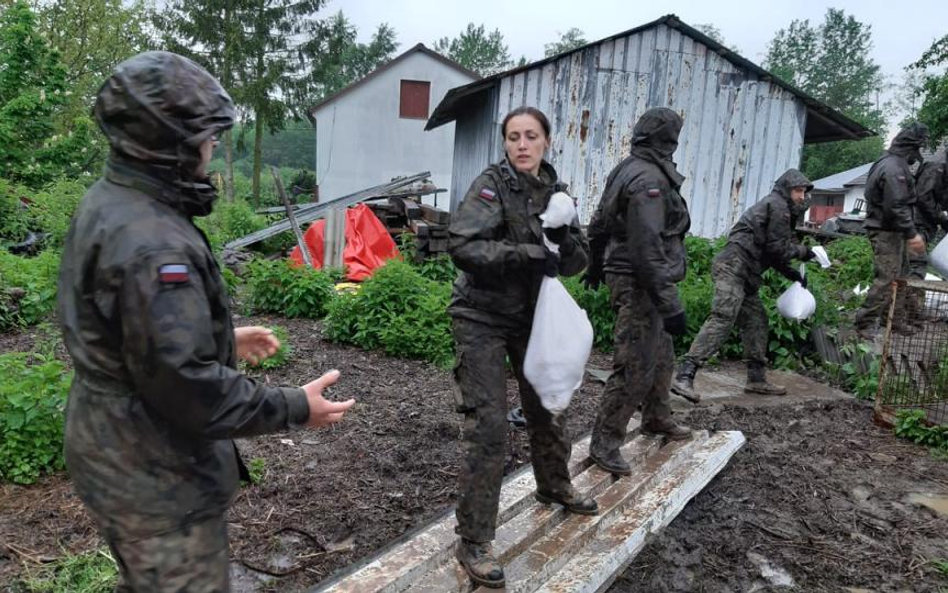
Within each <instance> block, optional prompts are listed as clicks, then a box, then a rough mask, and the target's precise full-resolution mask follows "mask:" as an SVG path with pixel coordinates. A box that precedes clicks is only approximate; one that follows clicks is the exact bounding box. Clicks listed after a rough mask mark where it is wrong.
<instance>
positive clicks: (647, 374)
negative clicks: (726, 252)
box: [587, 107, 691, 474]
mask: <svg viewBox="0 0 948 593" xmlns="http://www.w3.org/2000/svg"><path fill="white" fill-rule="evenodd" d="M682 124H683V120H682V118H681V116H680V115H678V114H677V113H675V112H674V111H673V110H671V109H668V108H665V107H659V108H654V109H649V110H648V111H646V112H645V113H644V114H643V115H642V117H641V118H640V119H639V121H638V122H637V123H636V124H635V127H634V128H633V131H632V151H631V154H630V155H629V156H628V157H627V158H626V159H625V160H624V161H622V162H621V163H619V165H618V166H616V168H615V169H613V170H612V172H611V173H610V174H609V177H608V179H607V181H606V189H605V191H604V192H603V196H602V199H601V200H600V202H599V207H598V209H597V211H596V214H595V215H594V216H593V220H592V221H591V222H590V225H589V235H590V237H589V239H590V245H591V251H592V263H591V264H590V269H589V271H588V272H587V281H588V282H589V283H590V284H592V285H595V284H596V282H597V280H598V279H599V278H602V276H603V275H604V276H605V281H606V284H608V286H609V291H610V294H611V298H612V308H613V310H614V311H615V312H616V323H615V336H614V339H615V353H614V355H613V372H612V375H610V377H609V379H608V381H607V383H606V389H605V392H604V393H603V398H602V403H601V404H600V408H599V414H598V415H597V416H596V423H595V425H594V427H593V433H592V441H591V443H590V446H589V455H590V458H591V459H592V460H593V461H594V462H595V463H596V464H597V465H599V466H600V467H602V468H603V469H606V470H608V471H611V472H613V473H615V474H629V473H631V472H632V468H631V467H630V466H629V464H628V462H627V461H626V460H625V459H623V458H622V455H621V454H620V453H619V448H620V447H621V446H622V444H623V442H624V441H625V436H626V426H627V425H628V423H629V419H630V418H631V417H632V414H633V413H634V412H635V410H636V409H637V408H638V407H639V405H640V404H641V406H642V430H643V432H646V433H653V434H661V435H664V436H667V437H668V438H671V439H687V438H689V437H690V436H691V431H690V430H689V429H688V428H687V427H685V426H681V425H678V424H676V423H675V421H674V420H672V418H671V407H670V406H669V400H668V389H669V384H670V383H671V377H672V368H673V365H674V350H673V346H672V336H673V335H680V334H683V333H684V332H685V331H686V329H687V326H686V320H685V309H684V307H683V306H682V304H681V301H680V300H679V298H678V288H677V283H678V282H681V281H682V280H684V278H685V269H686V265H685V245H684V238H685V233H687V232H688V229H689V228H690V227H691V218H690V217H689V215H688V207H687V205H686V204H685V200H684V199H683V198H682V197H681V194H680V193H679V189H680V188H681V184H682V182H683V181H684V177H682V175H681V174H680V173H679V172H678V170H677V169H676V167H675V163H674V162H673V161H672V155H673V154H674V152H675V149H676V148H677V147H678V134H679V133H680V132H681V127H682Z"/></svg>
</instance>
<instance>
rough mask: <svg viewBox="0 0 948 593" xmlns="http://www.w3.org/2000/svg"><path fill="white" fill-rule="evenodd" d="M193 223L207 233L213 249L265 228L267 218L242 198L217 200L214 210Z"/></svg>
mask: <svg viewBox="0 0 948 593" xmlns="http://www.w3.org/2000/svg"><path fill="white" fill-rule="evenodd" d="M195 223H196V224H197V225H198V226H199V227H200V228H201V230H203V231H204V232H205V233H206V234H207V239H208V241H209V242H210V244H211V247H212V248H213V249H214V251H219V250H220V249H221V248H222V247H223V246H224V245H225V244H227V243H229V242H231V241H233V240H234V239H239V238H240V237H243V236H246V235H249V234H250V233H254V232H257V231H259V230H262V229H265V228H267V226H269V224H268V222H267V219H266V218H264V217H263V216H260V215H259V214H256V213H255V212H254V210H253V207H252V206H251V205H250V204H248V203H247V202H245V201H244V200H239V199H238V200H234V201H233V202H228V201H226V200H218V201H217V202H216V203H215V204H214V210H213V212H211V214H209V215H208V216H204V217H200V218H196V219H195Z"/></svg>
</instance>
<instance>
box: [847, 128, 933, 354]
mask: <svg viewBox="0 0 948 593" xmlns="http://www.w3.org/2000/svg"><path fill="white" fill-rule="evenodd" d="M927 141H928V128H927V127H926V126H925V125H923V124H920V123H913V124H909V125H908V126H906V127H905V128H903V129H902V130H901V131H900V132H899V133H898V134H897V135H896V137H895V139H894V140H892V144H891V145H890V146H889V150H887V151H886V152H884V153H883V154H882V157H880V158H879V160H877V161H876V162H875V163H873V165H872V168H870V169H869V175H868V177H867V178H866V193H865V195H866V203H867V205H868V206H867V207H868V213H867V214H866V222H865V228H866V234H867V235H868V237H869V242H870V243H872V253H873V262H874V264H875V279H874V280H873V282H872V286H871V287H870V288H869V293H868V294H867V295H866V301H865V302H864V303H863V305H862V307H861V308H860V309H859V311H858V312H857V313H856V329H857V330H858V331H859V333H860V335H861V336H863V337H864V338H867V339H871V338H873V337H874V332H875V330H876V324H877V323H878V322H879V321H880V320H881V319H882V316H883V315H885V314H887V312H888V310H889V305H890V303H891V301H892V288H891V285H892V282H893V281H895V280H896V279H897V278H905V277H908V276H909V274H910V266H909V254H910V253H912V254H922V253H924V252H925V238H924V237H923V236H922V235H921V233H919V231H918V227H917V225H916V220H915V212H914V209H915V206H916V193H915V179H914V177H913V176H912V170H911V169H910V167H911V166H912V165H913V164H915V163H916V162H919V161H921V160H922V155H921V147H922V146H924V145H925V143H926V142H927ZM900 300H903V299H900ZM906 313H908V311H907V310H906V303H905V302H900V303H897V304H896V314H897V315H898V318H897V319H896V322H895V326H896V328H897V329H904V328H905V327H906Z"/></svg>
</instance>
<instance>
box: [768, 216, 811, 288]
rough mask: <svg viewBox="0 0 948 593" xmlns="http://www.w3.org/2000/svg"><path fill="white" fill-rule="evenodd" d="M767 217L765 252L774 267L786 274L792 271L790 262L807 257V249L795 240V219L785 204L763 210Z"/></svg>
mask: <svg viewBox="0 0 948 593" xmlns="http://www.w3.org/2000/svg"><path fill="white" fill-rule="evenodd" d="M761 213H762V214H763V215H765V216H766V217H767V219H766V221H763V224H764V225H765V226H764V241H765V245H764V251H766V252H767V254H768V255H769V256H770V258H771V261H772V262H773V267H774V269H776V270H777V271H780V272H781V273H784V272H783V271H784V270H789V269H790V261H791V260H794V259H803V258H804V257H806V254H807V248H806V247H804V246H803V245H801V244H799V243H797V242H796V241H794V240H793V226H794V222H795V220H796V219H795V218H794V216H793V214H792V213H791V212H790V208H789V207H788V206H786V205H785V204H781V205H780V206H771V207H768V208H766V209H762V210H761Z"/></svg>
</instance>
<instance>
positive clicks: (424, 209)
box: [367, 195, 451, 261]
mask: <svg viewBox="0 0 948 593" xmlns="http://www.w3.org/2000/svg"><path fill="white" fill-rule="evenodd" d="M367 205H368V206H369V208H371V209H372V211H373V212H374V213H375V215H376V216H377V217H378V218H379V220H381V221H382V223H383V224H384V225H385V227H386V228H387V229H388V230H389V232H390V233H392V235H393V236H394V237H396V238H397V237H398V236H399V235H401V234H404V233H412V234H413V235H415V259H416V260H418V261H421V260H424V259H425V258H427V257H431V256H435V255H438V254H440V253H447V251H448V225H449V224H450V223H451V213H450V212H447V211H445V210H441V209H440V208H435V207H434V206H429V205H428V204H422V203H419V202H418V201H417V199H416V198H415V196H409V195H397V196H388V199H387V200H385V201H380V202H369V203H368V204H367Z"/></svg>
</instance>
